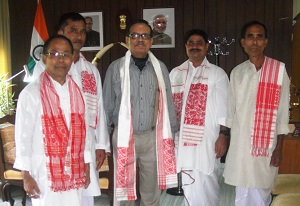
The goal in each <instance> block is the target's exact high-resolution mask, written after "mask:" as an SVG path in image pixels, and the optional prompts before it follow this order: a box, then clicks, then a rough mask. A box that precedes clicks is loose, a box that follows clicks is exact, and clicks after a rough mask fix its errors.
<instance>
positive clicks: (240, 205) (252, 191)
mask: <svg viewBox="0 0 300 206" xmlns="http://www.w3.org/2000/svg"><path fill="white" fill-rule="evenodd" d="M235 192H236V197H235V205H236V206H248V205H251V206H269V205H270V203H271V201H272V197H271V188H267V189H258V188H244V187H236V189H235Z"/></svg>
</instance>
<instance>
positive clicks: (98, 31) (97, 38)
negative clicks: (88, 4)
mask: <svg viewBox="0 0 300 206" xmlns="http://www.w3.org/2000/svg"><path fill="white" fill-rule="evenodd" d="M81 15H82V16H83V17H84V18H85V22H86V40H85V44H84V46H83V47H82V49H81V51H92V50H100V49H102V48H103V19H102V18H103V17H102V12H87V13H81Z"/></svg>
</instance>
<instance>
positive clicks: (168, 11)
mask: <svg viewBox="0 0 300 206" xmlns="http://www.w3.org/2000/svg"><path fill="white" fill-rule="evenodd" d="M143 19H144V20H146V21H148V22H149V24H150V26H151V27H152V29H153V44H152V47H151V48H174V47H175V10H174V8H155V9H143ZM164 19H165V21H164Z"/></svg>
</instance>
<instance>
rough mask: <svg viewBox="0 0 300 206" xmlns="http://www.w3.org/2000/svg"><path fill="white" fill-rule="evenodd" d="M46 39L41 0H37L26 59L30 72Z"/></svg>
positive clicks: (46, 32) (46, 31)
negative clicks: (27, 57)
mask: <svg viewBox="0 0 300 206" xmlns="http://www.w3.org/2000/svg"><path fill="white" fill-rule="evenodd" d="M47 39H48V30H47V26H46V21H45V17H44V12H43V8H42V3H41V0H38V1H37V9H36V13H35V19H34V25H33V31H32V37H31V47H30V57H29V61H28V68H29V71H30V72H31V73H32V72H33V68H34V66H35V64H36V61H38V59H39V58H40V54H39V52H40V53H41V51H42V45H44V43H45V41H46V40H47Z"/></svg>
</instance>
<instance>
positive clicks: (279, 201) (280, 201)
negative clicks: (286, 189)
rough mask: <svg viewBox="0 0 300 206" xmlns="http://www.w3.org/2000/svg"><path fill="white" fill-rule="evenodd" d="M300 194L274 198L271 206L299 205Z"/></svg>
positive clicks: (282, 195) (288, 194)
mask: <svg viewBox="0 0 300 206" xmlns="http://www.w3.org/2000/svg"><path fill="white" fill-rule="evenodd" d="M299 202H300V193H287V194H281V195H278V196H277V197H275V198H274V200H273V201H272V204H271V206H295V205H299Z"/></svg>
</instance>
